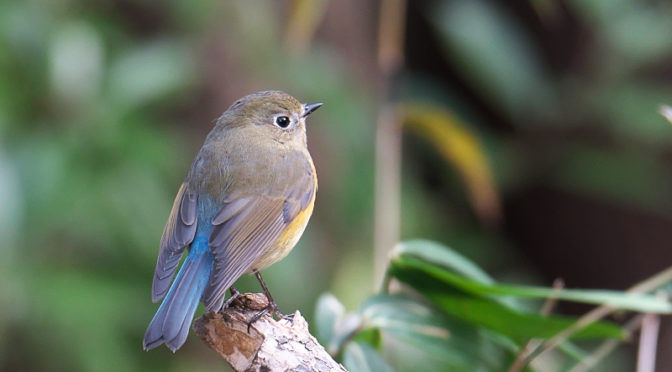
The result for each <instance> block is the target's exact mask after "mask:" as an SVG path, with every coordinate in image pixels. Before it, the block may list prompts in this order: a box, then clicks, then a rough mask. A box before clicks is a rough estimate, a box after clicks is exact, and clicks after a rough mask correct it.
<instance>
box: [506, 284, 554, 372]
mask: <svg viewBox="0 0 672 372" xmlns="http://www.w3.org/2000/svg"><path fill="white" fill-rule="evenodd" d="M563 288H565V282H564V281H563V280H562V279H560V278H557V279H555V280H554V281H553V289H555V290H561V289H563ZM557 303H558V299H557V298H555V297H549V298H547V299H546V302H544V306H543V307H542V308H541V311H540V312H539V313H540V314H541V315H543V316H549V315H551V312H553V308H555V305H556V304H557ZM540 345H541V340H539V339H532V340H530V341H528V342H527V344H526V345H525V347H524V348H522V350H520V353H519V354H518V355H517V356H516V359H515V360H514V361H513V363H512V364H511V367H509V370H508V372H518V371H521V370H522V369H523V367H525V359H527V357H528V356H529V355H530V354H532V353H533V352H534V350H536V349H537V348H538V347H539V346H540Z"/></svg>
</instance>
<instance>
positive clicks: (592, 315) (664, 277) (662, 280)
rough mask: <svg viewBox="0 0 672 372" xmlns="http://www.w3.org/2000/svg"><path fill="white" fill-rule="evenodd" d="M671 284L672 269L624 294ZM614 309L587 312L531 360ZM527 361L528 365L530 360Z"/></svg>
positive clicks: (599, 308)
mask: <svg viewBox="0 0 672 372" xmlns="http://www.w3.org/2000/svg"><path fill="white" fill-rule="evenodd" d="M670 282H672V267H668V268H667V269H665V270H663V271H661V272H659V273H658V274H656V275H654V276H652V277H650V278H648V279H646V280H644V281H642V282H640V283H638V284H637V285H635V286H633V287H630V288H629V289H628V290H627V291H626V292H627V293H646V292H651V291H654V290H656V289H657V288H659V287H661V286H663V285H666V284H668V283H670ZM614 310H615V309H614V308H613V307H611V306H609V305H602V306H598V307H596V308H595V309H593V310H591V311H589V312H588V313H586V314H584V315H583V316H582V317H580V318H579V319H578V320H577V321H576V322H575V323H574V324H572V325H571V326H569V327H568V328H567V329H565V330H563V331H562V332H559V333H558V334H557V335H555V336H553V337H552V338H551V339H549V340H548V341H546V342H544V344H543V346H542V348H541V351H540V352H539V353H538V354H536V355H535V356H533V357H532V358H531V359H534V358H539V357H540V356H541V355H544V354H545V353H547V352H549V351H550V350H552V349H554V348H555V347H557V346H558V345H560V344H561V343H563V342H564V341H565V340H567V339H568V338H569V337H570V336H572V335H573V334H574V333H576V332H577V331H579V330H581V329H583V328H585V327H586V326H588V325H590V324H592V323H594V322H596V321H598V320H600V319H602V318H604V317H605V316H607V315H609V314H611V313H612V312H614ZM531 359H530V360H528V361H527V362H528V363H530V362H531V361H532V360H531Z"/></svg>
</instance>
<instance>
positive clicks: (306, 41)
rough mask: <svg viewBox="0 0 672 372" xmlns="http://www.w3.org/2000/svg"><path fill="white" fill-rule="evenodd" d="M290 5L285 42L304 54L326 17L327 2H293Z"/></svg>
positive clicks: (321, 0) (304, 0)
mask: <svg viewBox="0 0 672 372" xmlns="http://www.w3.org/2000/svg"><path fill="white" fill-rule="evenodd" d="M289 5H290V7H289V21H288V23H287V29H286V33H285V42H286V43H287V45H288V46H289V47H290V48H291V49H292V50H294V51H297V52H304V51H306V50H307V49H308V46H310V42H311V40H312V39H313V35H314V34H315V29H316V28H317V25H318V24H319V23H320V21H321V20H322V17H323V16H324V12H325V10H326V8H327V7H326V5H327V0H292V1H290V2H289Z"/></svg>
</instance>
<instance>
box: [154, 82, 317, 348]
mask: <svg viewBox="0 0 672 372" xmlns="http://www.w3.org/2000/svg"><path fill="white" fill-rule="evenodd" d="M321 105H322V104H321V103H314V104H301V103H299V101H297V100H296V99H295V98H293V97H292V96H290V95H288V94H286V93H284V92H280V91H264V92H257V93H254V94H251V95H248V96H246V97H243V98H241V99H240V100H238V101H237V102H236V103H234V104H233V105H232V106H231V107H229V109H228V110H226V112H224V113H223V114H222V116H221V117H220V118H219V119H218V120H217V123H216V124H215V127H214V128H213V129H212V131H211V132H210V133H209V134H208V136H207V138H206V139H205V143H204V144H203V147H202V148H201V150H200V151H199V153H198V155H197V156H196V159H195V160H194V162H193V164H192V165H191V169H190V170H189V173H187V177H186V178H185V180H184V182H183V183H182V186H181V187H180V189H179V191H178V192H177V196H176V198H175V202H174V204H173V209H172V211H171V212H170V217H169V218H168V223H167V224H166V227H165V229H164V231H163V236H162V237H161V243H160V248H159V257H158V260H157V263H156V270H155V272H154V282H153V285H152V300H153V301H154V302H158V301H159V300H161V299H162V298H163V302H162V303H161V306H160V307H159V310H158V311H157V313H156V315H154V318H153V319H152V321H151V323H150V324H149V327H148V328H147V332H146V333H145V338H144V340H143V347H144V348H145V350H149V349H152V348H155V347H157V346H159V345H161V344H162V343H165V344H166V346H168V348H170V349H171V350H172V351H173V352H174V351H175V350H177V349H179V348H180V347H181V346H182V344H184V342H185V340H186V339H187V335H188V333H189V328H190V326H191V322H192V319H193V317H194V312H195V311H196V307H197V306H198V302H199V300H200V301H202V302H203V305H205V308H206V309H207V310H208V311H219V310H220V309H221V308H222V305H223V304H224V299H225V297H226V290H227V289H228V288H230V287H231V288H232V286H233V283H234V282H235V281H236V280H237V279H238V278H239V277H240V276H241V275H242V274H244V273H248V272H252V273H255V274H256V275H257V279H259V281H260V283H261V285H262V287H263V288H264V292H265V293H266V295H267V297H269V298H268V299H269V306H270V307H271V308H270V310H271V311H273V312H277V307H276V305H275V303H274V302H273V299H272V298H271V297H270V294H269V293H268V290H267V289H266V286H265V284H264V283H263V280H262V279H261V276H260V275H259V273H258V271H259V270H262V269H264V268H266V267H268V266H270V265H271V264H273V263H275V262H277V261H278V260H280V259H282V258H283V257H285V256H286V255H287V254H288V253H289V252H290V251H291V249H292V248H293V247H294V245H295V244H296V243H297V241H298V240H299V237H300V236H301V234H303V231H304V229H305V228H306V225H307V223H308V219H309V218H310V215H311V213H312V211H313V203H314V201H315V192H316V191H317V177H316V174H315V167H314V165H313V161H312V159H311V157H310V154H309V153H308V148H307V145H306V126H305V119H306V116H308V115H309V114H310V113H311V112H313V111H315V110H316V109H317V108H319V107H320V106H321ZM185 248H186V249H187V251H188V254H187V257H186V258H185V260H184V263H183V264H182V267H181V268H180V271H179V272H178V274H177V276H176V277H175V280H172V278H173V275H174V273H175V269H176V268H177V265H178V263H179V261H180V258H181V257H182V254H183V252H184V250H185ZM171 282H172V285H171ZM232 291H233V290H232ZM164 297H165V298H164Z"/></svg>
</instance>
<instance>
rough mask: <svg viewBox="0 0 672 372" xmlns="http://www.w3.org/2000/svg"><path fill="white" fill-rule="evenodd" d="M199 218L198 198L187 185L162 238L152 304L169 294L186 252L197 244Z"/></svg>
mask: <svg viewBox="0 0 672 372" xmlns="http://www.w3.org/2000/svg"><path fill="white" fill-rule="evenodd" d="M197 217H198V195H197V194H196V193H194V192H191V191H190V190H188V188H187V184H186V183H183V184H182V186H180V190H179V191H178V192H177V196H176V197H175V202H174V203H173V209H172V210H171V212H170V217H168V222H167V223H166V227H165V228H164V230H163V236H161V243H160V245H159V258H158V260H157V262H156V270H155V271H154V281H153V283H152V301H154V302H157V301H159V300H161V299H162V298H163V296H165V295H166V293H167V292H168V289H169V288H170V283H171V281H172V278H173V275H174V274H175V269H176V268H177V264H178V263H179V262H180V258H181V257H182V252H184V248H186V247H187V246H188V245H189V244H191V242H192V240H194V235H195V234H196V225H197V223H196V221H197V219H198V218H197Z"/></svg>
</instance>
